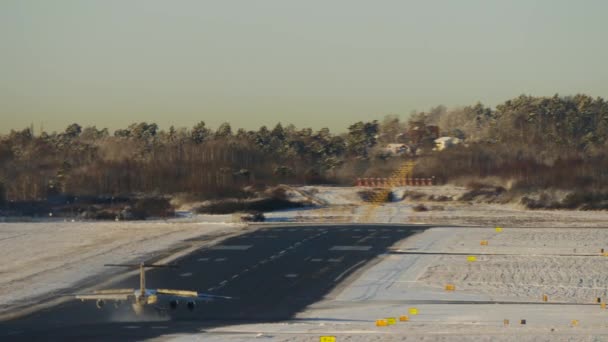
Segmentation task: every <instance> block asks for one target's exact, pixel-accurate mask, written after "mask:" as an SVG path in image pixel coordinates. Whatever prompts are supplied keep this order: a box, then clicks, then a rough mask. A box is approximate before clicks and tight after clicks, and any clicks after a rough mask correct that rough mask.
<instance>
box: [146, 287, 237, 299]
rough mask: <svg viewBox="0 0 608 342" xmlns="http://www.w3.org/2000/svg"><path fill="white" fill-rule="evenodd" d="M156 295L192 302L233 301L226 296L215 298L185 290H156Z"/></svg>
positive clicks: (210, 295) (214, 296)
mask: <svg viewBox="0 0 608 342" xmlns="http://www.w3.org/2000/svg"><path fill="white" fill-rule="evenodd" d="M156 294H157V295H165V296H171V297H177V298H184V299H193V300H201V301H212V300H214V299H233V298H232V297H228V296H216V295H212V294H207V293H199V292H196V291H186V290H172V289H157V290H156Z"/></svg>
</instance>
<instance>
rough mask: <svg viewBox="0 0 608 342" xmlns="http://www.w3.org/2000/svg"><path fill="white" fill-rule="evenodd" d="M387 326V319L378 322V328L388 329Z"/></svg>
mask: <svg viewBox="0 0 608 342" xmlns="http://www.w3.org/2000/svg"><path fill="white" fill-rule="evenodd" d="M387 325H388V322H387V321H386V320H385V319H378V320H376V326H377V327H386V326H387Z"/></svg>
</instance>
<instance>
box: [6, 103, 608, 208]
mask: <svg viewBox="0 0 608 342" xmlns="http://www.w3.org/2000/svg"><path fill="white" fill-rule="evenodd" d="M430 126H438V127H439V131H440V136H452V137H458V138H460V139H462V140H463V142H464V143H463V144H460V145H459V146H455V147H452V148H448V149H445V150H441V151H436V150H435V149H434V148H433V147H434V137H432V136H431V135H430V133H429V132H430V130H428V129H427V127H430ZM414 132H415V133H416V134H415V135H414V134H413V133H414ZM389 143H403V144H406V145H408V146H410V147H411V148H412V150H413V151H416V153H415V154H414V153H408V154H404V155H400V156H387V155H386V154H385V153H383V152H382V151H383V149H382V148H383V147H384V146H386V144H389ZM607 147H608V103H606V101H605V100H604V99H602V98H592V97H590V96H587V95H575V96H559V95H555V96H553V97H533V96H526V95H522V96H519V97H517V98H514V99H510V100H508V101H506V102H504V103H501V104H499V105H497V106H496V107H495V108H490V107H487V106H484V105H483V104H481V103H477V104H473V105H471V106H465V107H460V108H452V109H448V108H446V107H444V106H437V107H434V108H431V109H429V110H428V111H424V112H415V113H411V115H410V116H409V117H408V119H407V120H401V119H400V118H399V116H396V115H387V116H386V117H385V118H383V119H380V120H373V119H370V120H369V121H368V122H356V123H353V124H352V125H350V126H348V127H347V130H346V131H345V132H343V133H332V132H330V130H329V129H327V128H323V129H320V130H318V131H316V130H312V129H310V128H296V127H295V126H293V125H289V124H286V125H283V124H281V123H278V124H276V126H274V127H271V128H269V127H266V126H262V127H260V128H259V129H258V130H244V129H237V130H234V129H233V128H232V125H231V124H230V123H223V124H222V125H220V126H219V127H218V128H217V129H215V130H213V129H210V128H208V127H207V126H206V124H205V122H204V121H200V122H199V123H197V124H196V125H194V126H193V127H189V128H175V127H169V128H168V129H161V128H160V127H159V126H158V125H157V124H155V123H148V122H139V123H133V124H131V125H129V126H128V127H126V128H123V129H118V130H116V131H114V132H110V131H109V130H108V129H106V128H101V129H100V128H97V127H95V126H90V127H82V126H81V125H79V124H78V123H73V124H71V125H69V126H68V127H67V128H66V129H65V130H64V131H62V132H52V133H50V132H38V133H37V134H36V133H35V132H34V131H33V129H32V128H31V127H30V128H25V129H23V130H12V131H10V132H9V133H8V134H5V135H3V136H0V201H1V202H19V201H46V200H52V199H53V198H58V196H59V197H60V196H62V195H70V196H83V197H86V196H92V197H120V196H141V195H154V196H164V195H173V194H179V193H188V194H192V195H196V196H198V197H200V198H205V199H213V198H225V197H239V196H240V195H241V193H242V189H243V188H244V187H245V186H248V185H273V184H279V183H284V184H336V185H352V184H353V183H354V180H355V178H356V177H386V176H389V175H390V173H391V171H392V170H394V169H395V168H396V167H397V165H398V164H399V163H402V162H403V161H405V160H414V161H415V162H416V167H415V168H414V175H415V176H420V177H431V176H434V177H435V178H436V180H437V181H438V182H440V183H449V182H452V181H455V180H460V181H462V179H463V178H465V179H466V178H468V179H471V180H473V179H483V178H485V177H495V178H499V179H505V180H510V181H511V182H512V183H513V184H514V185H513V186H514V187H518V188H521V189H546V188H559V189H581V190H585V189H593V190H594V191H598V190H602V189H603V188H604V184H607V181H608V171H607V170H608V167H607V166H608V152H607V151H608V150H607Z"/></svg>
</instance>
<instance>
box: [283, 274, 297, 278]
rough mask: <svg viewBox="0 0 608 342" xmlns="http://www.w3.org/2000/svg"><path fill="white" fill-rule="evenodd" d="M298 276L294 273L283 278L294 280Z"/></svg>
mask: <svg viewBox="0 0 608 342" xmlns="http://www.w3.org/2000/svg"><path fill="white" fill-rule="evenodd" d="M297 276H298V275H297V274H296V273H289V274H286V275H285V278H296V277H297Z"/></svg>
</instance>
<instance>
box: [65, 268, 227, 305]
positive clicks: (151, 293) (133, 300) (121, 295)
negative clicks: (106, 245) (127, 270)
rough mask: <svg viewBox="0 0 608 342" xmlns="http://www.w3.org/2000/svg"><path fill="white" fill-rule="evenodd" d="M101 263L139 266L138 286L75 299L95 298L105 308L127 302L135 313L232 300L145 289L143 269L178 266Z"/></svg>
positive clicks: (103, 291) (84, 295)
mask: <svg viewBox="0 0 608 342" xmlns="http://www.w3.org/2000/svg"><path fill="white" fill-rule="evenodd" d="M104 266H117V267H138V266H139V289H109V290H97V291H93V293H89V294H77V295H76V296H75V297H76V299H80V300H81V301H83V302H84V301H92V300H94V301H96V306H97V308H98V309H101V308H103V307H104V305H105V303H106V301H113V302H114V305H115V306H116V307H118V306H119V305H120V304H121V303H123V302H129V303H130V304H131V307H132V308H133V311H134V312H135V314H136V315H141V314H143V313H144V311H145V308H146V307H152V308H154V309H156V311H157V312H159V313H163V312H166V311H167V307H164V306H163V305H164V304H165V305H168V309H171V310H175V309H177V307H178V305H179V303H180V302H181V301H183V302H185V303H186V308H188V310H190V311H193V310H194V308H195V307H196V304H197V303H198V302H210V301H213V300H215V299H233V298H232V297H228V296H216V295H212V294H207V293H199V292H196V291H187V290H174V289H148V288H146V272H145V269H146V268H153V267H171V268H176V267H177V265H171V264H170V265H158V264H144V263H143V262H142V263H140V264H106V265H104Z"/></svg>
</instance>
